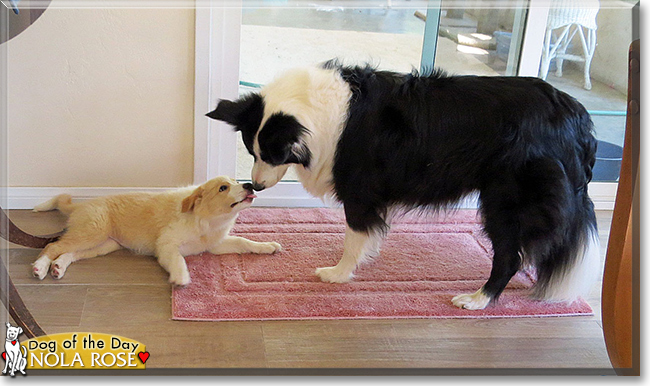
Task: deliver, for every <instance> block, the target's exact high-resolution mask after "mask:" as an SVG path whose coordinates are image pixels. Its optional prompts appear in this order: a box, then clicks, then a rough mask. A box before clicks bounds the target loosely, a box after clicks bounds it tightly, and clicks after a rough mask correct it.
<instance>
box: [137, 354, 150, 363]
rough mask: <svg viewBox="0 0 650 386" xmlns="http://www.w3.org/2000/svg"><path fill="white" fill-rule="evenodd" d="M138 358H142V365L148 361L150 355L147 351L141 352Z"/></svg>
mask: <svg viewBox="0 0 650 386" xmlns="http://www.w3.org/2000/svg"><path fill="white" fill-rule="evenodd" d="M138 358H140V360H141V361H142V363H143V364H144V363H146V362H147V359H149V353H148V352H146V351H144V352H142V351H140V352H139V353H138Z"/></svg>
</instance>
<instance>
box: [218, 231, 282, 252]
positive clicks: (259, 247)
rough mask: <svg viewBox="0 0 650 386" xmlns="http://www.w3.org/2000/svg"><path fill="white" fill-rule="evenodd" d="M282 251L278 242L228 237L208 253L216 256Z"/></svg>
mask: <svg viewBox="0 0 650 386" xmlns="http://www.w3.org/2000/svg"><path fill="white" fill-rule="evenodd" d="M281 249H282V246H281V245H280V244H278V243H276V242H272V241H271V242H264V243H259V242H257V241H251V240H248V239H245V238H243V237H238V236H226V237H225V238H224V239H223V240H221V241H220V242H219V243H217V244H215V245H213V246H212V247H211V248H210V249H209V250H208V251H209V252H210V253H212V254H215V255H223V254H226V253H269V254H270V253H275V252H278V251H280V250H281Z"/></svg>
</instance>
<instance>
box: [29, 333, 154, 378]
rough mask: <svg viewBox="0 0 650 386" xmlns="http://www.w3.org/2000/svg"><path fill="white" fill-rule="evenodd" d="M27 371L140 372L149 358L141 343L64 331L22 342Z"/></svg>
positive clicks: (109, 336) (100, 335)
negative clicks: (112, 370) (25, 350)
mask: <svg viewBox="0 0 650 386" xmlns="http://www.w3.org/2000/svg"><path fill="white" fill-rule="evenodd" d="M22 344H23V346H24V347H25V348H26V349H27V369H47V370H53V369H66V370H70V369H75V370H76V369H81V370H83V369H90V370H110V369H119V370H127V369H133V370H143V369H145V364H146V362H147V360H148V359H149V353H148V352H147V348H146V347H145V345H144V344H142V343H140V342H137V341H135V340H133V339H129V338H125V337H122V336H118V335H109V334H102V333H96V332H66V333H63V334H53V335H45V336H39V337H37V338H32V339H29V340H27V341H25V342H22Z"/></svg>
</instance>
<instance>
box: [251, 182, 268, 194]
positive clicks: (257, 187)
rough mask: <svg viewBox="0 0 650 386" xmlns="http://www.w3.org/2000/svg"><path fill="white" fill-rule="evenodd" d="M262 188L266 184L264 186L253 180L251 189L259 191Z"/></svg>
mask: <svg viewBox="0 0 650 386" xmlns="http://www.w3.org/2000/svg"><path fill="white" fill-rule="evenodd" d="M264 188H266V186H264V185H262V184H258V183H257V182H253V190H256V191H258V192H260V191H262V190H264Z"/></svg>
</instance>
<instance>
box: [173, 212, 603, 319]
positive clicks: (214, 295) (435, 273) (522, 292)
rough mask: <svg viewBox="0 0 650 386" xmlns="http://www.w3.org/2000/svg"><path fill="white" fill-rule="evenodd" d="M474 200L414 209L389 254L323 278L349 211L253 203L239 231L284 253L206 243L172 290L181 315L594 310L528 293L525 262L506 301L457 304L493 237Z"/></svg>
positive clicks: (395, 230)
mask: <svg viewBox="0 0 650 386" xmlns="http://www.w3.org/2000/svg"><path fill="white" fill-rule="evenodd" d="M479 221H480V220H479V218H478V217H477V212H476V211H473V210H458V211H456V212H453V213H450V214H447V215H445V214H441V215H438V216H416V215H408V216H405V217H404V218H401V219H399V220H398V221H395V222H394V223H393V226H392V228H391V232H390V234H389V236H388V237H387V239H386V241H385V242H384V245H383V247H382V251H381V255H380V256H379V257H378V258H375V259H374V260H372V261H369V262H367V263H365V264H362V265H361V266H360V267H359V268H358V269H357V272H356V277H355V279H354V280H353V281H351V282H350V283H345V284H328V283H322V282H320V281H319V280H318V278H317V277H316V276H315V275H314V270H315V269H316V268H317V267H324V266H331V265H335V264H336V263H337V261H338V259H339V258H340V256H341V255H342V253H343V240H344V232H345V225H344V224H345V223H344V215H343V212H342V210H337V209H321V208H319V209H279V208H251V209H248V210H245V211H244V212H242V213H241V214H240V217H239V219H238V221H237V224H236V226H235V228H234V229H233V231H232V232H231V233H232V234H236V235H240V236H243V237H246V238H249V239H251V240H255V241H277V242H279V243H281V244H282V246H283V251H282V252H281V253H279V254H276V255H253V254H246V255H221V256H215V255H211V254H209V253H203V254H201V255H197V256H188V257H187V258H186V261H187V264H188V268H189V269H190V275H191V277H192V283H191V284H190V285H188V286H187V287H184V288H174V289H173V292H172V314H173V319H176V320H196V321H225V320H295V319H389V318H512V317H546V316H575V315H592V310H591V307H590V306H589V305H588V304H587V302H585V301H584V300H583V299H578V300H577V301H575V302H573V303H572V304H565V303H551V302H540V301H535V300H532V299H530V298H528V297H527V294H528V292H529V289H530V287H531V286H532V285H533V283H534V280H533V277H532V275H530V274H527V273H523V272H520V273H518V274H517V275H516V276H515V277H513V279H512V280H511V281H510V284H509V285H508V287H507V288H506V290H505V291H504V292H503V294H502V295H501V298H500V299H499V302H498V303H497V304H495V305H490V306H488V307H487V308H486V309H484V310H480V311H469V310H462V309H459V308H457V307H455V306H453V305H452V303H451V298H452V297H453V296H454V295H457V294H459V293H472V292H474V291H476V290H477V289H478V288H480V286H481V285H483V284H484V282H485V281H486V280H487V278H488V276H489V273H490V268H491V256H492V251H491V244H490V241H489V240H488V239H487V238H486V237H485V236H484V235H483V233H482V231H481V226H480V223H479Z"/></svg>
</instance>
